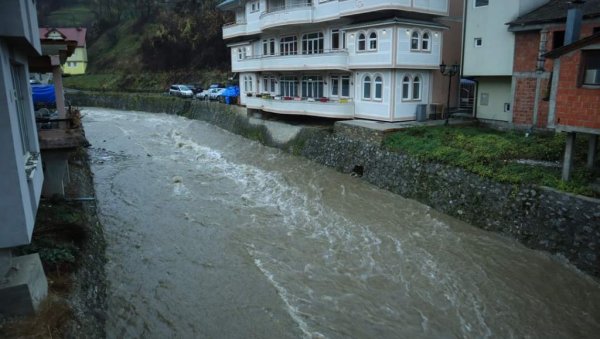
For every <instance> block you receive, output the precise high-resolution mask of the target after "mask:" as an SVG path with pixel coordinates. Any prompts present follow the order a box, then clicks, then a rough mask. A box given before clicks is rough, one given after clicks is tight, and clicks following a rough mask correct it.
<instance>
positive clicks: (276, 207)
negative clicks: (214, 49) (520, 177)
mask: <svg viewBox="0 0 600 339" xmlns="http://www.w3.org/2000/svg"><path fill="white" fill-rule="evenodd" d="M83 114H84V123H85V127H86V134H87V137H88V139H89V141H90V142H91V144H92V148H90V155H91V159H92V163H93V165H92V170H93V172H94V175H95V178H94V181H95V186H96V193H97V197H98V206H99V213H100V219H101V221H102V223H103V225H104V228H105V233H106V237H107V241H108V249H107V256H108V259H109V262H108V264H107V268H106V270H107V276H108V280H109V291H108V319H107V329H106V330H107V334H108V337H109V338H130V337H135V338H303V337H304V338H593V337H596V338H598V336H599V335H600V285H599V284H598V283H597V282H596V281H595V280H593V279H592V278H590V277H588V276H586V275H585V274H583V273H580V272H579V271H577V270H576V269H575V268H574V267H573V266H571V265H570V264H568V263H567V262H565V260H563V259H561V258H560V257H556V256H551V255H549V254H546V253H542V252H538V251H533V250H530V249H527V248H525V247H523V246H522V245H520V244H519V243H517V242H515V241H513V240H511V239H507V238H504V237H502V236H499V235H497V234H493V233H489V232H485V231H482V230H480V229H477V228H475V227H473V226H471V225H468V224H465V223H463V222H460V221H457V220H456V219H453V218H451V217H448V216H446V215H443V214H440V213H437V212H435V211H433V210H432V209H431V208H429V207H427V206H425V205H423V204H420V203H418V202H415V201H412V200H408V199H404V198H402V197H400V196H397V195H394V194H391V193H389V192H387V191H384V190H380V189H378V188H375V187H373V186H371V185H369V184H367V183H365V182H363V181H361V180H360V179H358V178H355V177H352V176H349V175H346V174H341V173H337V172H336V171H334V170H332V169H330V168H326V167H322V166H320V165H317V164H315V163H312V162H310V161H308V160H306V159H304V158H300V157H294V156H291V155H288V154H286V153H283V152H281V151H279V150H276V149H272V148H268V147H264V146H262V145H260V144H258V143H256V142H253V141H249V140H247V139H244V138H242V137H239V136H237V135H233V134H231V133H229V132H226V131H223V130H221V129H219V128H217V127H214V126H212V125H209V124H206V123H204V122H200V121H193V120H187V119H185V118H181V117H177V116H171V115H164V114H150V113H139V112H127V111H116V110H106V109H95V108H93V109H92V108H90V109H85V110H84V111H83Z"/></svg>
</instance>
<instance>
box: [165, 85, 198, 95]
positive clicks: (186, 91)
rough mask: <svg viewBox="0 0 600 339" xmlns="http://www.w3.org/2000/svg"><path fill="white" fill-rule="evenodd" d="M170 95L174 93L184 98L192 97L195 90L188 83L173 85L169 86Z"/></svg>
mask: <svg viewBox="0 0 600 339" xmlns="http://www.w3.org/2000/svg"><path fill="white" fill-rule="evenodd" d="M169 95H174V96H178V97H182V98H191V97H193V96H194V92H193V91H192V90H191V89H190V88H189V87H187V86H186V85H172V86H171V87H170V88H169Z"/></svg>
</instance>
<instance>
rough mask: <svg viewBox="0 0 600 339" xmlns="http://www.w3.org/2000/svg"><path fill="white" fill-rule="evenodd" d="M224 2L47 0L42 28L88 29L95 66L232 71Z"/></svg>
mask: <svg viewBox="0 0 600 339" xmlns="http://www.w3.org/2000/svg"><path fill="white" fill-rule="evenodd" d="M219 2H220V0H131V1H124V0H87V1H85V0H45V1H39V2H38V18H39V23H40V26H45V27H59V26H63V27H64V26H69V25H70V26H83V27H87V28H88V36H87V43H88V51H89V53H88V54H89V61H90V65H89V66H90V70H91V71H92V72H94V71H100V70H102V71H106V70H114V71H119V70H120V71H131V70H140V71H142V70H147V71H155V72H160V71H171V70H185V69H198V68H202V69H222V70H225V69H228V68H229V54H228V52H227V48H226V46H225V43H224V42H223V39H222V35H221V27H222V25H223V24H224V23H226V22H228V21H231V20H232V18H230V17H229V14H228V13H223V12H221V11H219V10H217V9H216V5H217V4H218V3H219Z"/></svg>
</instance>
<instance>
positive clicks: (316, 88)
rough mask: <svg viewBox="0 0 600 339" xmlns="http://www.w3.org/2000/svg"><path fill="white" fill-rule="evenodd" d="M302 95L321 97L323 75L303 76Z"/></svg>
mask: <svg viewBox="0 0 600 339" xmlns="http://www.w3.org/2000/svg"><path fill="white" fill-rule="evenodd" d="M302 96H303V97H305V98H321V97H323V77H322V76H317V75H313V76H305V77H303V78H302Z"/></svg>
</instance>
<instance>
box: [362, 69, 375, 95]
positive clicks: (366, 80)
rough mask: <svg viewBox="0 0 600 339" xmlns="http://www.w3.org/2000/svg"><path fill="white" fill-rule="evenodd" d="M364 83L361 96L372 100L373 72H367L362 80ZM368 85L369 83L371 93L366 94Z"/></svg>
mask: <svg viewBox="0 0 600 339" xmlns="http://www.w3.org/2000/svg"><path fill="white" fill-rule="evenodd" d="M360 83H361V84H362V87H361V90H362V94H361V98H362V100H363V101H371V100H372V99H371V96H372V91H373V87H372V81H371V74H365V75H363V78H362V81H361V82H360ZM367 85H368V92H369V95H368V96H366V95H365V94H366V93H367Z"/></svg>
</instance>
